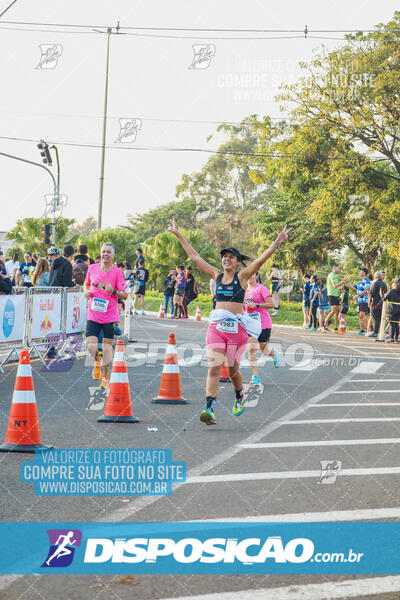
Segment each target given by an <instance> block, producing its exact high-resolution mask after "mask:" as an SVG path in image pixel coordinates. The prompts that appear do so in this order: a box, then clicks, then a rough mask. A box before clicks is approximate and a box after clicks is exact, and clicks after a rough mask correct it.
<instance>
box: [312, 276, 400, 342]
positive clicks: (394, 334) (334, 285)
mask: <svg viewBox="0 0 400 600" xmlns="http://www.w3.org/2000/svg"><path fill="white" fill-rule="evenodd" d="M340 271H341V268H340V266H339V265H337V264H333V265H332V271H331V272H330V273H329V275H328V277H327V278H326V279H325V278H319V277H318V276H317V275H316V274H314V275H310V274H308V273H306V274H305V275H304V277H303V315H304V323H303V327H304V328H305V329H308V330H310V331H317V330H320V331H329V325H330V323H331V322H332V321H333V326H334V332H335V333H339V324H340V318H341V317H342V316H343V315H344V316H346V315H347V313H348V311H349V302H350V300H349V298H350V294H351V293H352V292H354V294H353V297H352V300H353V302H354V303H355V304H356V306H357V315H358V320H359V325H360V330H359V331H358V332H357V335H365V336H368V337H372V338H378V335H379V329H380V326H381V320H382V307H383V302H384V301H385V300H387V301H388V302H389V318H388V321H389V323H390V327H389V328H388V329H390V332H389V335H388V337H387V340H386V341H387V342H388V343H394V342H397V343H398V342H399V321H400V278H395V279H392V282H391V287H390V290H388V286H387V283H386V281H385V279H386V272H385V271H384V270H380V271H376V272H375V273H374V275H372V274H369V273H368V269H367V268H366V267H360V271H359V280H358V281H357V282H355V283H354V284H353V283H351V282H350V278H349V277H342V278H341V277H340Z"/></svg>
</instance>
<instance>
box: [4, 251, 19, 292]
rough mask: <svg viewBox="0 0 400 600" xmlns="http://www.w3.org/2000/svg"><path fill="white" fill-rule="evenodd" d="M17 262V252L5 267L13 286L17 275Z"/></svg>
mask: <svg viewBox="0 0 400 600" xmlns="http://www.w3.org/2000/svg"><path fill="white" fill-rule="evenodd" d="M19 265H20V263H19V260H18V252H14V254H13V255H12V258H10V259H9V260H7V261H6V263H5V267H6V270H7V273H8V276H9V278H10V280H11V283H12V285H15V277H16V275H17V271H18V269H19Z"/></svg>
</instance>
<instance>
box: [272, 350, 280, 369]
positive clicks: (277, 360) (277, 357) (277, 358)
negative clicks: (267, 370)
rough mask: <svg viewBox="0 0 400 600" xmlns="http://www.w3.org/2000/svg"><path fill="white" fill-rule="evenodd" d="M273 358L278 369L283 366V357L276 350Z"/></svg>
mask: <svg viewBox="0 0 400 600" xmlns="http://www.w3.org/2000/svg"><path fill="white" fill-rule="evenodd" d="M272 360H273V361H274V367H275V368H276V369H277V368H278V367H280V366H281V364H282V363H281V359H280V356H279V354H278V353H277V351H276V350H274V356H273V357H272Z"/></svg>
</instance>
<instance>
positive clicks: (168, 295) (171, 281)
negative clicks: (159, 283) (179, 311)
mask: <svg viewBox="0 0 400 600" xmlns="http://www.w3.org/2000/svg"><path fill="white" fill-rule="evenodd" d="M175 277H176V269H171V272H170V274H169V275H167V277H166V278H165V279H164V311H165V316H168V306H169V305H171V309H170V311H171V312H170V315H169V316H170V318H171V319H172V317H173V316H174V292H175Z"/></svg>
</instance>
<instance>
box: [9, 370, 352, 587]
mask: <svg viewBox="0 0 400 600" xmlns="http://www.w3.org/2000/svg"><path fill="white" fill-rule="evenodd" d="M349 381H351V374H350V373H348V374H347V375H345V376H344V377H342V378H341V379H339V381H337V382H336V383H335V384H333V385H332V386H330V387H329V388H327V389H326V390H324V391H323V392H320V393H319V394H317V395H316V396H313V397H312V398H310V399H309V400H307V401H306V402H305V403H304V404H302V405H301V406H299V407H297V408H294V409H293V410H291V411H290V412H289V413H287V415H284V416H283V417H281V418H279V419H276V420H275V421H272V423H269V424H268V425H265V426H264V427H262V428H261V429H259V430H258V431H255V432H254V433H252V434H251V435H249V436H248V437H247V438H246V439H244V440H243V443H248V444H252V443H256V442H259V441H260V440H262V439H263V438H265V437H266V436H267V435H269V434H270V433H272V432H273V431H275V430H276V429H279V427H281V425H282V423H283V422H284V420H285V419H294V418H295V417H297V416H298V415H301V414H302V413H303V412H304V411H306V410H307V408H308V407H309V405H310V404H315V403H316V402H320V401H321V400H325V398H328V397H329V396H330V395H331V394H334V393H335V391H336V390H338V389H339V388H340V387H341V386H342V385H344V384H346V383H348V382H349ZM239 452H242V447H241V446H240V445H239V444H235V445H234V446H231V447H229V448H227V449H226V450H224V451H223V452H220V453H219V454H216V455H215V456H214V457H212V458H209V459H208V460H206V461H204V462H203V463H201V464H200V465H198V466H196V467H194V468H193V469H190V471H189V472H188V473H187V477H197V476H198V475H201V474H202V473H204V472H206V471H209V470H210V469H213V468H215V467H219V466H220V465H221V464H223V463H224V462H226V461H228V460H229V459H231V458H233V457H234V456H236V454H238V453H239ZM181 485H185V484H184V483H178V484H174V490H176V489H178V488H179V487H180V486H181ZM158 500H160V498H159V497H157V496H141V497H137V498H135V499H134V500H132V502H131V503H129V504H128V503H126V505H125V506H124V507H121V508H119V509H117V510H114V511H113V512H111V513H107V514H106V515H105V516H104V517H102V518H100V519H98V520H99V521H100V522H102V521H105V522H110V521H112V522H119V521H123V520H125V519H128V520H132V515H133V514H136V513H138V512H139V511H140V510H143V509H145V508H147V507H148V506H150V505H151V504H153V503H154V502H157V501H158ZM0 589H1V584H0Z"/></svg>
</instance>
